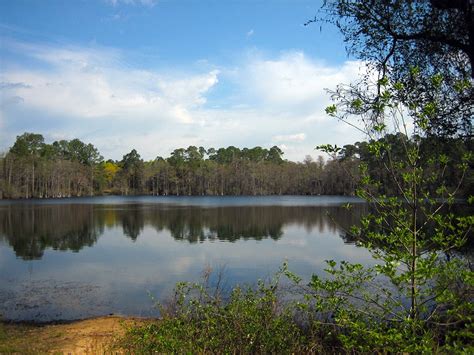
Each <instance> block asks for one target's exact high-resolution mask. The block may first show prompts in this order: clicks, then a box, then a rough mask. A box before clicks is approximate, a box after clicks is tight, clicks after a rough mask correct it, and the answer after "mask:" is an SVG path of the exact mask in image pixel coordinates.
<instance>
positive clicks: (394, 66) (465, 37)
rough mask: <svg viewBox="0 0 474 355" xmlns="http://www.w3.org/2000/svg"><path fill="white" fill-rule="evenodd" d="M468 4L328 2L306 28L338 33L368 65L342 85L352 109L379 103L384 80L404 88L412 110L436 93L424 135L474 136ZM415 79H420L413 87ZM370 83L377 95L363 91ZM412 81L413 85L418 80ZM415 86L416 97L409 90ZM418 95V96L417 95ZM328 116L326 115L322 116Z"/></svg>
mask: <svg viewBox="0 0 474 355" xmlns="http://www.w3.org/2000/svg"><path fill="white" fill-rule="evenodd" d="M473 6H474V5H473V4H472V1H470V0H456V1H442V0H441V1H439V0H430V1H429V0H416V1H407V0H327V1H325V2H324V4H323V6H322V9H321V11H320V13H319V15H317V16H316V17H315V18H314V19H313V20H310V21H308V23H312V22H326V21H327V22H330V23H332V24H334V25H336V27H337V28H338V29H339V30H340V31H341V33H342V35H343V37H344V41H345V43H346V44H347V48H348V50H349V52H350V53H351V54H353V55H355V56H356V57H357V58H359V59H361V60H363V61H364V63H366V64H368V68H369V71H368V73H367V76H366V77H365V78H363V79H362V80H361V81H360V82H359V83H357V84H355V85H343V86H341V87H340V88H339V90H342V91H351V92H352V94H353V93H356V92H357V93H359V94H358V96H354V95H352V94H351V95H350V96H351V97H353V98H355V99H357V100H354V101H353V104H354V107H353V108H354V109H357V110H359V111H362V110H363V109H365V108H366V106H364V105H358V103H365V102H367V101H368V100H370V101H372V102H373V103H374V102H377V101H380V100H383V95H384V92H383V89H382V88H381V85H380V84H381V83H383V82H384V80H386V79H387V78H389V79H390V80H391V81H392V82H397V83H398V85H399V89H400V90H401V91H404V88H406V87H407V86H408V87H409V89H408V90H407V91H406V93H407V94H409V93H410V92H411V93H412V94H414V95H415V97H412V98H411V100H412V101H414V100H415V99H416V101H417V104H418V106H426V105H427V104H429V103H430V102H431V101H432V100H433V98H432V97H431V96H430V92H433V89H434V88H435V87H438V89H439V90H438V92H440V93H441V95H442V96H443V98H444V99H443V100H442V101H439V102H438V104H439V107H438V109H437V110H436V115H435V116H434V117H432V119H431V121H432V122H431V124H430V125H429V127H428V130H427V133H429V134H430V135H438V136H440V135H442V136H447V137H449V136H455V135H464V136H470V135H472V131H471V130H472V116H473V111H472V108H473V107H474V91H473V90H474V88H473V85H472V83H473V82H472V80H473V79H474V47H473V43H474V18H473V16H474V15H473V14H474V10H473ZM413 74H416V76H418V77H419V78H422V80H415V81H413V80H412V77H413ZM373 78H376V79H375V82H377V86H378V87H377V88H375V90H374V91H372V92H371V95H366V93H364V92H363V91H362V90H363V89H364V88H365V87H366V85H367V83H368V82H369V81H371V80H372V79H373ZM419 78H418V79H419ZM415 84H416V90H413V88H414V85H415ZM420 93H423V94H420ZM328 113H329V112H328Z"/></svg>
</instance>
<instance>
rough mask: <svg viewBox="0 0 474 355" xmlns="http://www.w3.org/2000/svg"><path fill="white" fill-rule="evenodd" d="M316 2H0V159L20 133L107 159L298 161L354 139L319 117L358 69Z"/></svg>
mask: <svg viewBox="0 0 474 355" xmlns="http://www.w3.org/2000/svg"><path fill="white" fill-rule="evenodd" d="M320 3H321V1H317V0H313V1H306V0H274V1H251V0H240V1H223V0H221V1H210V0H202V1H198V0H195V1H190V0H187V1H184V0H183V1H178V0H175V1H173V0H168V1H165V0H75V1H66V0H62V1H56V0H55V1H53V0H44V1H39V0H37V1H32V0H29V1H22V0H11V1H10V0H2V1H0V95H1V96H0V100H1V102H0V109H1V111H0V151H2V150H3V151H5V150H7V149H8V147H9V146H11V144H12V143H13V142H14V140H15V137H16V135H19V134H21V133H23V132H25V131H29V132H37V133H41V134H43V135H44V137H45V139H46V140H47V141H48V142H51V141H53V140H56V139H72V138H75V137H78V138H80V139H81V140H83V141H84V142H87V143H89V142H90V143H93V144H94V145H95V146H96V147H98V148H99V150H100V151H101V152H102V154H103V155H104V156H105V157H106V158H113V159H120V158H121V157H122V155H124V154H126V153H127V152H129V151H130V150H131V149H132V148H136V149H137V150H138V151H139V153H140V154H141V155H142V157H143V158H145V159H152V158H154V157H156V156H157V155H161V156H168V155H169V153H170V152H171V151H172V150H173V149H174V148H178V147H187V146H189V145H198V146H201V145H202V146H204V147H206V148H208V147H221V146H228V145H235V146H238V147H253V146H257V145H260V146H264V147H270V146H272V145H278V146H279V147H280V148H282V150H283V151H284V152H285V155H284V157H285V158H287V159H290V160H295V161H301V160H303V159H304V157H305V155H312V156H313V157H314V156H315V155H317V154H318V153H317V152H315V151H314V147H315V146H316V145H318V144H323V143H337V144H345V143H352V142H354V141H355V140H358V139H361V137H360V136H358V135H357V132H355V131H354V130H353V129H351V128H350V127H348V126H345V125H344V124H342V123H339V122H336V121H335V120H334V119H331V118H329V117H327V116H326V115H325V114H324V107H326V106H327V105H328V104H329V102H330V101H329V98H328V95H327V94H326V93H325V90H324V89H325V88H334V87H335V85H336V84H338V83H341V82H349V81H351V80H353V79H354V78H355V77H356V76H357V75H358V73H359V71H360V68H361V63H360V62H358V61H355V60H354V59H353V58H349V57H347V55H346V52H345V48H344V44H343V42H342V39H341V37H340V35H339V34H338V32H337V31H336V29H334V28H333V27H331V26H330V25H323V27H322V30H321V28H320V26H319V25H311V26H306V27H305V26H303V24H304V22H306V21H307V20H308V19H310V18H312V17H313V16H314V14H315V13H316V11H317V10H318V8H319V7H320Z"/></svg>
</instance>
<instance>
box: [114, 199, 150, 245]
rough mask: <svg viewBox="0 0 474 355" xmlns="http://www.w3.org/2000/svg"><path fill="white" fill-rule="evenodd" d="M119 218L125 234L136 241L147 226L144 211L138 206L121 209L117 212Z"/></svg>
mask: <svg viewBox="0 0 474 355" xmlns="http://www.w3.org/2000/svg"><path fill="white" fill-rule="evenodd" d="M117 219H118V220H120V221H121V225H122V228H123V234H125V235H126V236H127V237H130V238H131V239H132V240H133V241H136V240H137V238H138V236H139V235H140V233H141V231H142V230H143V227H144V226H145V224H144V219H143V211H142V210H141V209H140V208H137V207H132V208H130V209H125V210H120V211H118V213H117Z"/></svg>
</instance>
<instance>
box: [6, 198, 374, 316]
mask: <svg viewBox="0 0 474 355" xmlns="http://www.w3.org/2000/svg"><path fill="white" fill-rule="evenodd" d="M348 202H350V203H352V204H353V207H352V208H351V209H347V208H344V207H343V205H344V204H346V203H348ZM366 211H367V206H366V204H364V203H362V201H361V200H359V199H357V198H348V197H337V196H268V197H151V196H139V197H136V196H134V197H117V196H107V197H90V198H74V199H51V200H18V201H0V315H1V316H2V317H3V318H4V319H8V320H29V321H31V320H32V321H53V320H72V319H80V318H86V317H92V316H99V315H106V314H121V315H135V316H157V315H158V312H157V310H156V309H155V308H154V307H153V304H154V300H153V298H154V299H155V300H164V299H166V298H167V297H169V296H170V295H171V293H172V290H173V287H174V285H175V284H176V282H178V281H199V280H200V278H201V276H202V273H203V270H204V269H206V268H208V267H211V268H212V269H213V270H223V275H224V279H225V285H226V287H231V286H233V285H235V284H253V283H255V282H256V280H257V279H259V278H260V279H266V278H269V277H271V276H272V275H273V274H274V273H275V272H276V271H278V269H279V267H280V266H281V265H282V263H283V262H284V261H288V263H289V268H290V270H292V271H294V272H296V273H297V274H299V275H301V276H303V277H310V275H311V274H313V273H321V271H322V269H323V268H324V267H325V262H324V261H325V260H327V259H334V260H348V261H351V262H360V263H364V264H368V263H371V261H372V259H371V257H370V254H369V253H368V252H367V251H366V250H365V249H363V248H360V247H356V246H355V244H354V243H353V242H352V241H351V240H350V238H348V237H347V236H346V233H345V231H346V230H347V229H348V228H350V226H352V225H354V224H356V223H357V222H358V221H359V219H360V217H361V215H362V214H363V213H365V212H366Z"/></svg>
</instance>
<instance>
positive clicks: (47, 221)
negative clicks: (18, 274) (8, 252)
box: [0, 205, 103, 260]
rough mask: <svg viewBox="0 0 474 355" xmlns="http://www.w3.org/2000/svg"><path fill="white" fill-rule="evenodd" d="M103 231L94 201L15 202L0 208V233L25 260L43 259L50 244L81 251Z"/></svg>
mask: <svg viewBox="0 0 474 355" xmlns="http://www.w3.org/2000/svg"><path fill="white" fill-rule="evenodd" d="M102 232H103V224H102V223H101V222H100V221H98V220H97V218H95V215H94V213H93V206H92V205H50V206H44V205H24V206H23V205H12V206H6V207H3V208H0V237H1V238H3V239H5V238H6V239H7V240H8V242H9V244H10V245H11V246H12V248H13V250H14V251H15V254H16V255H17V256H18V257H21V258H23V259H25V260H34V259H40V258H41V257H42V256H43V252H44V250H45V249H46V248H53V249H56V250H72V251H75V252H77V251H79V250H80V249H82V248H83V247H84V246H86V245H87V246H92V245H93V244H94V243H95V242H96V241H97V239H98V237H99V236H100V235H101V234H102Z"/></svg>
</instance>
